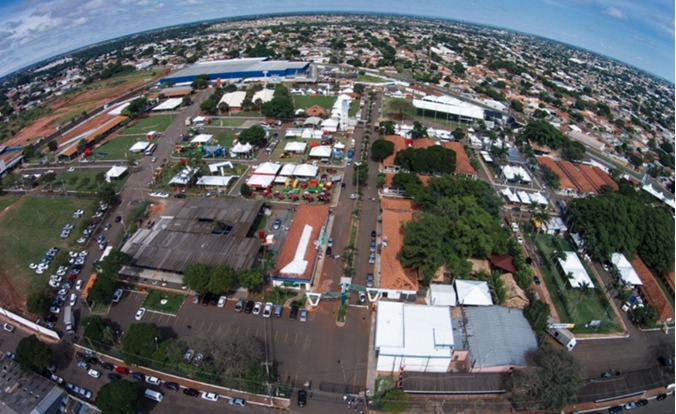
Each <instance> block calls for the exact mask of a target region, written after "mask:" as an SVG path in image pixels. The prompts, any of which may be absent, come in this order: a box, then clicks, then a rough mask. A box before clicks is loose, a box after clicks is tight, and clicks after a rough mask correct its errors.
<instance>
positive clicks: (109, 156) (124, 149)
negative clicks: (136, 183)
mask: <svg viewBox="0 0 676 414" xmlns="http://www.w3.org/2000/svg"><path fill="white" fill-rule="evenodd" d="M141 140H145V137H116V138H112V139H108V140H106V142H105V143H103V145H101V146H100V147H98V148H96V149H95V150H94V156H95V157H96V158H98V159H104V160H126V159H128V158H129V157H134V158H135V159H136V158H142V157H144V155H143V154H132V153H131V152H129V148H131V147H132V145H134V143H136V142H138V141H141Z"/></svg>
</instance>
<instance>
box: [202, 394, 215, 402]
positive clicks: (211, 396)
mask: <svg viewBox="0 0 676 414" xmlns="http://www.w3.org/2000/svg"><path fill="white" fill-rule="evenodd" d="M202 399H203V400H207V401H213V402H216V401H218V394H215V393H213V392H203V393H202Z"/></svg>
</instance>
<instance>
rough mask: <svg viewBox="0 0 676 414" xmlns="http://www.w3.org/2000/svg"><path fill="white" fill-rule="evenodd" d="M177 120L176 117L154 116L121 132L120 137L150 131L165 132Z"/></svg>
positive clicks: (143, 119)
mask: <svg viewBox="0 0 676 414" xmlns="http://www.w3.org/2000/svg"><path fill="white" fill-rule="evenodd" d="M175 118H176V116H175V115H154V116H149V117H146V118H142V119H139V120H137V121H136V122H135V123H134V125H132V126H130V127H128V128H125V129H124V130H123V131H121V132H120V135H132V134H145V133H146V132H150V131H157V132H164V131H166V130H167V128H169V125H171V122H172V121H173V120H174V119H175Z"/></svg>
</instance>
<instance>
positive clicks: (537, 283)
mask: <svg viewBox="0 0 676 414" xmlns="http://www.w3.org/2000/svg"><path fill="white" fill-rule="evenodd" d="M533 282H535V284H536V285H538V286H540V276H533Z"/></svg>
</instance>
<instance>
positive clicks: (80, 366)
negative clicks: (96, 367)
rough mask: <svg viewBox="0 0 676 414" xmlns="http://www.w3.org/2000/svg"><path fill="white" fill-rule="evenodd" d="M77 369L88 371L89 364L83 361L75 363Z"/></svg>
mask: <svg viewBox="0 0 676 414" xmlns="http://www.w3.org/2000/svg"><path fill="white" fill-rule="evenodd" d="M77 367H78V368H82V369H89V364H87V363H86V362H84V361H80V362H78V363H77Z"/></svg>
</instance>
